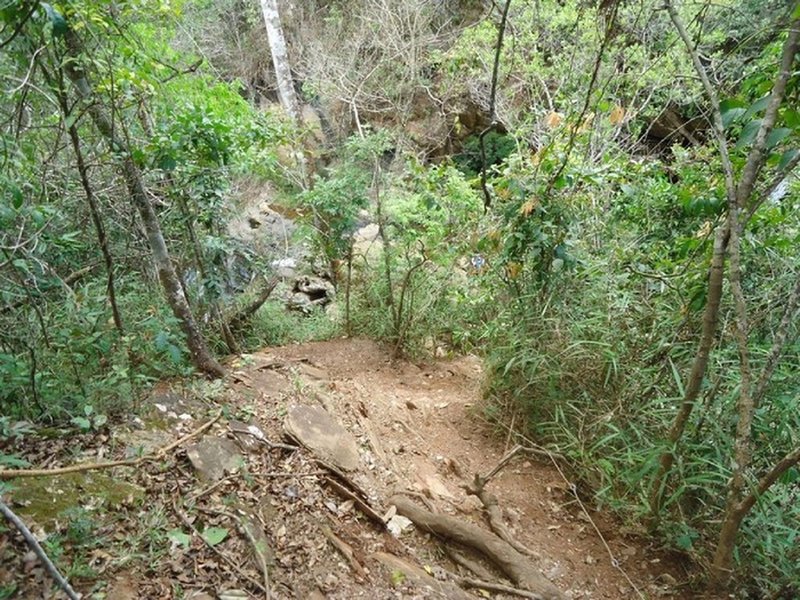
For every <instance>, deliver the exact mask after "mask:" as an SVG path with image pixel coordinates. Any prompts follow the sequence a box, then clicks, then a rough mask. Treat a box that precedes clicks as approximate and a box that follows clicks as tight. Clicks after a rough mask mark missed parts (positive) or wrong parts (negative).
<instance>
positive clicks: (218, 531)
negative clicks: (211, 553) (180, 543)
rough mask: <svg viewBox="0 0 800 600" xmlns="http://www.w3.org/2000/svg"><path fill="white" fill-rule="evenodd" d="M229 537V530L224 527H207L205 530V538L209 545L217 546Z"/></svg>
mask: <svg viewBox="0 0 800 600" xmlns="http://www.w3.org/2000/svg"><path fill="white" fill-rule="evenodd" d="M226 537H228V530H227V529H225V528H224V527H206V529H205V531H203V539H204V540H205V541H206V543H207V544H208V545H209V546H216V545H217V544H219V543H220V542H221V541H222V540H224V539H225V538H226Z"/></svg>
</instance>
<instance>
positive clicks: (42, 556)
mask: <svg viewBox="0 0 800 600" xmlns="http://www.w3.org/2000/svg"><path fill="white" fill-rule="evenodd" d="M0 513H3V516H5V518H6V519H8V521H9V522H10V523H11V524H12V525H13V526H14V527H15V528H16V530H17V531H19V532H20V534H21V535H22V537H23V538H25V543H26V544H28V547H29V548H30V549H31V550H33V552H34V553H35V554H36V556H38V557H39V560H40V561H41V562H42V565H43V566H44V568H45V571H47V572H48V573H49V574H50V577H52V578H53V579H54V580H55V582H56V583H57V584H58V587H60V588H61V589H62V590H63V591H64V593H65V594H66V595H67V597H68V598H69V599H70V600H80V596H79V595H78V594H77V593H76V592H75V590H74V589H72V586H71V585H70V584H69V582H68V581H67V580H66V579H65V578H64V576H63V575H62V574H61V573H60V572H59V570H58V567H56V566H55V565H54V564H53V561H51V560H50V558H49V557H48V556H47V553H45V551H44V548H42V546H41V544H39V542H38V541H37V540H36V538H35V537H34V536H33V534H32V533H31V530H30V529H28V527H27V525H25V523H23V522H22V519H20V518H19V517H18V516H17V515H16V514H14V511H12V510H11V509H10V508H9V507H8V506H7V505H6V503H5V502H3V500H2V498H0Z"/></svg>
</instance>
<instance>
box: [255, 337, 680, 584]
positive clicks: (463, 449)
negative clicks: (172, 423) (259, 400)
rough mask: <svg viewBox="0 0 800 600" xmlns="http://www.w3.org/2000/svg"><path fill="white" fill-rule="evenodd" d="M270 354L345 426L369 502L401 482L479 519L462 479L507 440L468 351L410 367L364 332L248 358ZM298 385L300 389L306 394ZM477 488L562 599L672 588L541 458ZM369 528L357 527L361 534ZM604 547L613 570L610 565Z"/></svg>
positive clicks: (428, 560) (437, 555) (639, 547)
mask: <svg viewBox="0 0 800 600" xmlns="http://www.w3.org/2000/svg"><path fill="white" fill-rule="evenodd" d="M271 359H279V360H281V361H287V362H289V363H290V364H296V365H299V366H300V368H299V369H298V370H297V373H298V374H299V378H300V381H301V382H302V383H300V385H305V386H309V388H311V391H312V393H311V394H310V397H314V398H315V399H316V401H317V402H319V403H320V404H322V405H323V406H324V408H326V409H327V410H328V411H329V412H331V413H333V414H335V415H336V416H337V418H338V419H339V420H340V421H341V422H342V423H343V424H344V425H345V427H346V428H347V429H348V430H349V431H350V432H352V433H353V434H354V435H355V436H356V438H357V440H358V441H359V443H360V447H361V459H362V465H363V466H364V467H366V468H365V469H362V470H361V472H360V473H359V474H357V475H355V476H354V479H355V480H356V481H357V482H358V483H359V484H360V485H361V486H362V487H363V488H366V489H367V490H368V493H369V495H370V497H371V499H373V500H374V501H375V503H376V506H378V507H381V509H383V508H388V507H387V506H385V503H386V500H387V499H388V498H389V497H390V496H391V495H392V494H393V493H395V492H412V493H413V494H419V495H420V496H424V497H425V498H426V499H427V503H428V504H429V505H432V506H433V507H434V508H435V509H436V511H438V512H442V513H446V514H451V515H454V516H457V517H460V518H463V519H465V520H468V521H471V522H473V523H476V524H480V525H482V526H484V527H487V529H488V526H487V525H486V523H485V517H484V511H483V507H482V505H481V503H480V501H479V500H478V499H477V498H476V497H474V496H469V495H467V494H466V493H465V491H464V489H463V486H464V484H466V483H468V482H469V481H471V480H472V478H473V477H474V475H475V474H482V475H483V474H486V473H487V472H489V471H490V470H491V469H492V468H493V467H495V466H496V465H497V464H498V462H499V461H500V460H501V459H502V457H503V456H504V454H505V453H506V452H507V451H508V450H509V444H508V442H507V441H506V442H505V443H504V440H503V439H501V438H502V436H500V435H498V432H497V431H492V429H491V427H490V426H489V424H488V423H487V422H486V420H485V419H484V418H483V416H482V415H483V413H482V399H481V395H480V385H481V380H482V369H481V364H480V361H479V360H478V359H477V358H475V357H461V358H458V359H455V360H451V361H439V362H436V363H434V364H431V365H426V366H423V367H419V366H417V365H414V364H412V363H409V362H405V361H391V360H390V359H389V357H388V354H387V352H385V351H384V350H383V349H381V348H380V347H379V346H378V345H377V344H375V343H373V342H370V341H365V340H334V341H329V342H318V343H309V344H304V345H298V346H288V347H284V348H277V349H270V350H266V351H265V352H263V353H260V354H259V355H255V356H254V363H258V362H259V361H262V360H271ZM245 372H247V369H245ZM307 392H308V390H306V393H304V395H305V396H306V397H309V394H308V393H307ZM487 489H488V490H489V491H490V492H492V493H493V494H494V495H495V496H497V498H498V501H499V505H500V506H501V507H502V509H503V515H504V517H505V520H506V524H507V525H508V526H509V527H510V529H511V531H512V533H513V535H514V536H515V538H516V539H517V541H519V542H520V543H522V544H523V545H524V546H526V547H528V548H530V549H532V550H534V551H535V553H536V555H537V556H536V557H535V558H534V563H535V564H536V565H537V566H538V568H539V569H540V570H541V572H542V573H543V574H544V575H545V576H546V577H547V578H548V579H549V580H550V581H552V582H553V583H554V584H555V585H556V586H557V587H558V588H560V589H561V590H562V591H564V592H565V593H566V595H567V597H569V598H574V599H578V598H586V599H589V598H598V599H599V598H615V599H623V598H641V597H642V596H641V595H640V592H641V593H643V594H647V596H648V597H653V596H669V595H671V592H670V589H669V586H668V585H665V584H668V583H674V582H675V581H676V578H677V577H680V574H679V573H676V572H675V565H673V564H667V562H668V561H664V562H662V558H661V557H659V556H658V555H657V554H655V553H654V552H653V551H652V550H651V549H650V548H647V547H646V546H644V545H643V544H642V542H641V541H637V540H629V539H625V537H624V536H621V535H619V533H617V532H616V531H615V530H616V529H617V527H616V524H615V523H614V522H613V520H610V519H608V518H606V517H604V516H603V515H595V514H592V515H591V517H590V518H589V517H587V515H586V514H585V513H584V512H583V511H582V510H581V509H580V507H579V505H578V503H577V502H576V501H575V499H574V497H573V495H572V493H571V492H570V489H569V484H568V483H567V481H566V480H565V478H564V477H563V476H562V475H561V474H560V473H559V471H558V470H557V469H556V468H555V466H554V465H553V464H552V463H549V462H548V461H547V459H546V458H539V459H536V458H534V457H530V458H526V457H519V458H515V459H514V460H512V461H511V462H510V463H509V464H508V466H506V467H505V468H503V469H502V470H501V471H500V473H499V474H498V475H497V476H496V477H495V478H493V479H492V480H491V482H490V483H489V485H488V486H487ZM592 521H593V522H594V523H595V524H596V525H597V527H598V528H599V530H600V532H601V533H600V534H598V532H597V531H596V530H595V529H594V525H593V524H592ZM342 525H343V526H344V529H348V531H347V532H346V534H345V535H346V537H348V538H349V539H350V540H351V541H352V542H354V543H353V545H354V546H357V547H364V545H363V543H362V539H361V536H363V535H364V531H363V530H362V528H361V526H360V525H359V526H358V527H349V528H348V527H347V523H346V522H343V523H342ZM373 534H374V532H370V533H369V534H367V535H368V538H371V537H372V536H373ZM601 535H602V538H603V539H604V540H605V542H606V543H607V544H608V546H609V547H608V548H606V547H605V545H604V542H603V539H601ZM384 537H385V536H384ZM356 540H357V541H356ZM400 541H401V542H402V543H403V544H404V545H406V549H405V551H406V552H407V553H408V554H409V555H410V556H411V557H412V558H413V559H415V560H417V561H418V562H419V563H420V564H421V565H424V566H426V567H427V568H428V570H431V569H432V568H434V567H441V568H442V569H446V570H447V571H456V570H458V569H457V568H456V567H455V566H454V565H453V563H452V562H450V561H448V560H447V557H445V556H442V552H441V550H440V547H439V545H438V544H437V543H436V542H435V541H432V540H431V539H430V538H429V536H424V535H420V534H414V533H411V534H405V533H404V534H403V535H402V536H401V537H400ZM367 545H369V544H367ZM373 545H374V546H375V547H374V548H372V550H376V549H380V548H379V547H380V545H381V544H373ZM390 545H391V544H390ZM609 551H610V552H609ZM610 553H611V554H610ZM611 555H613V557H614V559H616V561H617V562H618V564H619V567H620V568H616V567H615V566H614V565H613V564H612V557H611ZM472 556H473V558H475V557H477V555H474V554H473V555H472ZM484 564H485V566H487V567H488V566H489V564H490V563H484ZM464 574H467V573H464ZM628 577H629V578H630V579H628ZM340 585H344V586H345V587H344V588H342V589H339V590H337V591H333V590H332V591H331V592H330V594H329V597H331V598H350V597H358V596H361V595H362V590H360V589H359V586H358V584H357V583H355V582H349V583H348V584H345V582H344V581H340ZM351 586H352V587H351ZM373 592H374V590H373ZM382 593H386V594H388V595H386V596H379V597H406V596H405V595H403V594H400V595H399V596H398V595H397V593H396V592H382ZM420 593H421V592H420ZM678 596H679V597H686V596H685V595H681V594H678ZM422 597H424V594H423V595H422ZM496 597H506V596H503V595H498V596H496ZM508 597H511V596H508Z"/></svg>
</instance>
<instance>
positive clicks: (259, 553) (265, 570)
mask: <svg viewBox="0 0 800 600" xmlns="http://www.w3.org/2000/svg"><path fill="white" fill-rule="evenodd" d="M203 512H208V513H211V514H214V515H222V516H225V517H228V518H229V519H231V520H233V521H236V523H237V525H239V529H240V530H241V531H243V532H244V535H245V536H246V537H247V541H248V542H250V545H251V546H253V554H254V555H255V557H256V561H257V562H258V566H259V568H260V569H261V575H262V577H263V578H264V588H265V595H266V600H272V592H271V591H270V590H271V587H270V583H269V566H268V565H267V560H266V558H265V557H264V552H263V548H261V547H260V545H259V542H258V540H256V538H255V536H254V535H253V531H252V530H251V529H250V527H248V526H247V524H246V523H245V521H244V519H242V518H241V517H240V516H239V515H237V514H235V513H229V512H227V511H224V510H206V511H203ZM245 518H247V521H248V522H249V523H250V524H251V525H252V526H254V525H253V521H254V520H255V519H252V518H250V517H245Z"/></svg>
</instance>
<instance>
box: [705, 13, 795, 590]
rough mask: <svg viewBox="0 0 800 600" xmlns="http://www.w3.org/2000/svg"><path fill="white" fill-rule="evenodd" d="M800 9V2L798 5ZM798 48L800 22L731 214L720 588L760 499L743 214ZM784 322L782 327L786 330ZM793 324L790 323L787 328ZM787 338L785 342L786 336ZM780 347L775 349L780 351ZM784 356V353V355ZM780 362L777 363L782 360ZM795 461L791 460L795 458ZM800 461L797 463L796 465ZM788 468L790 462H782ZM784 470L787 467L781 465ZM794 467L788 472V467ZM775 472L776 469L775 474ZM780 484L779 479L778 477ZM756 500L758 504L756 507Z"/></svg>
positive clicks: (715, 569)
mask: <svg viewBox="0 0 800 600" xmlns="http://www.w3.org/2000/svg"><path fill="white" fill-rule="evenodd" d="M796 6H800V3H796ZM798 44H800V19H795V20H794V21H793V22H792V23H791V25H790V30H789V35H788V36H787V38H786V42H785V43H784V46H783V52H782V56H781V63H780V68H779V70H778V76H777V78H776V79H775V83H774V84H773V86H772V92H771V94H770V99H769V102H768V103H767V107H766V109H765V111H764V118H763V119H762V120H761V126H760V127H759V130H758V133H757V134H756V138H755V141H754V142H753V148H752V150H751V151H750V154H749V155H748V157H747V163H746V164H745V166H744V169H743V171H742V177H741V179H740V181H739V186H738V188H737V190H736V202H735V205H734V207H733V208H732V210H731V212H730V218H729V222H730V226H729V227H730V230H731V242H730V259H731V260H730V263H731V269H730V283H731V293H732V294H733V300H734V309H735V313H736V322H735V326H736V342H737V345H738V347H739V377H740V384H739V400H738V402H737V411H738V420H737V423H736V438H735V440H734V446H733V447H734V457H733V476H732V477H731V480H730V483H729V484H728V497H727V501H726V504H725V518H724V520H723V522H722V527H721V528H720V536H719V539H718V541H717V548H716V550H715V552H714V561H713V563H712V565H711V580H712V582H714V583H716V584H723V583H727V581H728V580H729V578H730V575H731V573H732V572H733V552H734V549H735V547H736V536H737V535H738V533H739V529H740V528H741V525H742V521H743V520H744V518H745V517H746V516H747V513H749V512H750V510H751V509H752V507H753V506H754V505H755V499H756V497H755V496H754V495H753V494H752V493H751V494H750V495H749V496H746V497H745V491H746V489H747V487H748V482H747V473H748V470H749V469H750V465H751V462H752V458H753V452H752V446H753V440H752V437H753V431H752V429H753V418H754V416H755V409H756V403H757V402H760V400H761V398H760V396H759V397H758V398H756V396H754V394H753V392H752V381H753V375H752V371H751V368H750V357H749V348H748V324H747V321H748V319H747V305H746V302H745V297H744V292H743V291H742V277H741V256H740V241H739V240H740V234H741V233H742V231H743V226H742V222H743V221H742V219H741V218H740V215H741V213H742V212H743V211H744V210H745V209H746V208H747V205H748V203H749V202H750V196H751V194H752V192H753V188H754V187H755V184H756V181H757V180H758V176H759V173H760V172H761V170H762V169H763V167H764V163H765V162H766V159H767V155H768V151H767V147H766V146H767V137H768V136H769V134H770V132H771V131H772V128H773V127H774V126H775V122H776V120H777V117H778V110H779V109H780V106H781V103H782V101H783V97H784V94H785V91H786V84H787V82H788V80H789V77H790V76H791V74H792V70H793V69H792V67H793V64H794V62H795V55H796V54H797V50H798ZM792 302H793V298H792V296H790V298H789V306H787V314H788V312H790V309H789V307H790V306H791V304H792ZM783 320H784V319H782V322H781V325H783ZM787 325H788V324H787ZM781 338H782V335H781V332H780V330H779V332H778V334H777V335H776V336H775V342H776V343H780V344H782V343H783V340H782V339H781ZM784 339H785V337H784ZM774 348H775V346H773V350H774ZM779 353H780V351H778V354H779ZM776 360H777V359H776ZM772 369H774V364H771V363H770V362H768V363H767V364H766V365H765V367H764V370H763V372H762V374H761V376H760V377H759V379H758V383H757V386H758V387H757V391H756V393H758V394H763V393H764V389H765V387H766V384H767V383H769V379H770V377H771V375H772ZM789 461H791V455H789ZM795 462H796V461H795ZM782 463H784V464H785V463H786V459H784V461H782ZM776 468H781V464H780V463H779V465H777V466H776ZM786 468H788V467H786ZM773 471H774V469H773ZM769 477H770V475H769V474H768V475H767V478H766V479H762V481H760V482H759V489H760V488H761V487H762V485H765V487H764V488H763V490H761V492H760V493H763V492H765V491H766V490H767V488H768V487H769V486H771V485H772V483H774V480H771V481H770V480H769ZM775 479H777V477H775ZM751 500H752V502H751Z"/></svg>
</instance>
